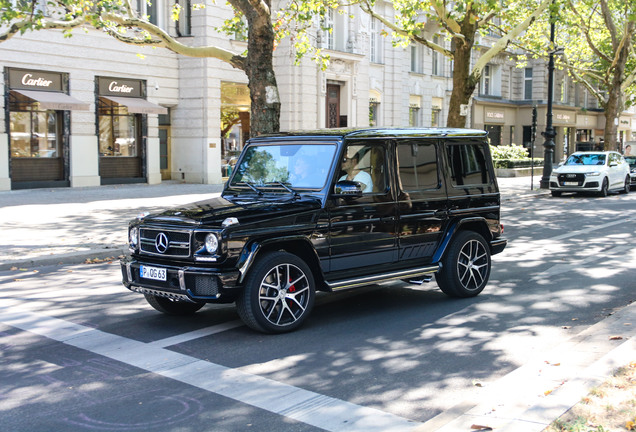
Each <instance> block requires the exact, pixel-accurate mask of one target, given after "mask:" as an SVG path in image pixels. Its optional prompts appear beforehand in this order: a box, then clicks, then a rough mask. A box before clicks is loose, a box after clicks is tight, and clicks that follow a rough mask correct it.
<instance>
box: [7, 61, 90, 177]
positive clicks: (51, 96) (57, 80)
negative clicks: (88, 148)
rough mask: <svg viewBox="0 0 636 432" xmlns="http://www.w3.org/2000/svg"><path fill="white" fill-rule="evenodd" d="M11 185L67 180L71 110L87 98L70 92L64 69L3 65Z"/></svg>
mask: <svg viewBox="0 0 636 432" xmlns="http://www.w3.org/2000/svg"><path fill="white" fill-rule="evenodd" d="M5 82H7V83H8V85H7V86H6V87H5V107H6V110H7V113H6V114H7V115H6V116H5V118H6V120H7V123H8V125H7V128H6V130H7V131H8V134H9V153H10V156H9V176H10V178H11V188H12V189H24V188H38V187H60V186H69V185H70V182H69V160H70V155H69V152H70V150H69V149H70V147H69V138H70V129H71V127H70V123H71V116H70V111H71V110H83V111H88V110H89V109H90V104H88V103H84V102H82V101H80V100H78V99H75V98H73V97H71V96H69V79H68V74H66V73H60V72H50V71H38V70H27V69H16V68H5Z"/></svg>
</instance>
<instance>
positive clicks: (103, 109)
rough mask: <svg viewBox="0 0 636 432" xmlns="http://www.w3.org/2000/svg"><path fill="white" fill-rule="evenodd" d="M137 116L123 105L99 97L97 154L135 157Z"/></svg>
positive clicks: (136, 152) (136, 148)
mask: <svg viewBox="0 0 636 432" xmlns="http://www.w3.org/2000/svg"><path fill="white" fill-rule="evenodd" d="M137 122H138V120H137V116H136V115H134V114H129V113H128V109H127V108H126V107H124V106H121V105H117V104H114V103H112V102H110V101H109V100H107V99H105V98H100V99H99V155H100V156H102V157H110V156H112V157H137V156H138V145H139V139H138V136H137V135H138V134H137V130H138V124H137Z"/></svg>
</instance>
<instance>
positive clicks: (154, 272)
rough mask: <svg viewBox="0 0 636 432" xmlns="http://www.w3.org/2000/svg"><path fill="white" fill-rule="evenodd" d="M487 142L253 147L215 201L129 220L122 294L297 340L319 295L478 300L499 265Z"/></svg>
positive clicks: (442, 139) (471, 134)
mask: <svg viewBox="0 0 636 432" xmlns="http://www.w3.org/2000/svg"><path fill="white" fill-rule="evenodd" d="M486 135H487V134H486V132H484V131H481V130H465V129H437V128H435V129H363V130H323V131H317V132H296V133H285V134H278V135H274V136H266V137H258V138H252V139H251V140H250V141H249V143H248V145H247V146H246V147H245V149H244V150H243V153H242V154H241V156H240V158H239V160H238V162H237V164H236V167H235V169H234V171H233V174H232V176H231V177H230V179H229V181H228V182H227V184H226V185H225V187H224V189H223V193H222V194H221V196H220V197H218V198H213V199H210V200H208V201H202V202H198V203H194V204H192V205H190V206H188V207H185V208H178V209H172V210H168V211H165V212H163V213H158V214H153V215H147V216H145V217H140V218H138V219H136V220H133V221H132V222H131V223H130V227H129V242H130V251H131V254H132V255H131V256H128V257H125V258H124V259H122V261H121V268H122V273H123V283H124V285H125V286H126V287H127V288H129V289H130V290H132V291H137V292H140V293H143V294H144V295H145V297H146V300H147V301H148V303H150V305H151V306H153V307H154V308H155V309H157V310H159V311H161V312H164V313H167V314H179V315H181V314H190V313H194V312H196V311H197V310H199V309H200V308H201V307H203V306H204V304H205V303H226V302H236V306H237V310H238V313H239V315H240V316H241V318H242V319H243V321H244V322H245V323H246V324H247V325H248V326H249V327H251V328H253V329H255V330H258V331H262V332H267V333H280V332H286V331H291V330H294V329H296V328H297V327H299V326H300V325H301V324H302V323H303V322H304V321H305V319H306V318H307V316H308V315H309V313H310V311H311V309H312V306H313V304H314V298H315V295H316V291H339V290H345V289H350V288H356V287H360V286H364V285H369V284H373V283H377V282H381V281H387V280H396V279H401V280H405V281H411V282H422V281H428V280H430V278H431V275H433V274H435V277H436V280H437V284H438V285H439V287H440V288H441V290H442V291H443V292H444V293H446V294H447V295H449V296H452V297H471V296H475V295H477V294H479V293H480V292H481V291H482V290H483V289H484V287H485V285H486V283H487V282H488V278H489V276H490V267H491V260H490V257H491V255H494V254H496V253H499V252H501V251H502V250H503V249H504V248H505V246H506V243H507V242H506V240H505V239H504V238H502V237H501V234H502V230H503V228H502V226H501V224H500V221H499V218H500V196H499V191H498V187H497V181H496V178H495V176H494V170H493V166H492V162H491V157H490V151H489V147H488V143H487V139H486Z"/></svg>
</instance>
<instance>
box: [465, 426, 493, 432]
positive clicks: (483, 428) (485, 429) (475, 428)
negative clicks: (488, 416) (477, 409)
mask: <svg viewBox="0 0 636 432" xmlns="http://www.w3.org/2000/svg"><path fill="white" fill-rule="evenodd" d="M470 428H471V429H472V430H478V431H491V430H492V428H491V427H490V426H482V425H477V424H474V425H472V426H471V427H470Z"/></svg>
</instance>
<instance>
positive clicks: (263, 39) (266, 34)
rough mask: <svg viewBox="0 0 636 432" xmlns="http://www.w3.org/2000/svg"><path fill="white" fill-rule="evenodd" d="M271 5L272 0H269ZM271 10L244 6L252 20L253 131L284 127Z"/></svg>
mask: <svg viewBox="0 0 636 432" xmlns="http://www.w3.org/2000/svg"><path fill="white" fill-rule="evenodd" d="M265 3H266V4H267V5H268V6H271V5H270V3H271V2H270V1H266V2H265ZM269 10H270V9H267V12H268V13H263V11H262V10H261V11H258V10H255V9H254V8H252V9H251V10H244V11H243V12H244V14H245V17H246V18H247V21H248V38H247V58H246V61H245V69H244V70H245V74H246V75H247V79H248V85H247V86H248V88H249V90H250V100H251V116H252V117H251V119H250V123H251V135H252V136H258V135H263V134H268V133H275V132H278V131H279V130H280V98H279V95H278V85H277V83H276V75H275V74H274V65H273V56H274V39H275V36H274V29H273V27H272V21H271V14H270V13H269Z"/></svg>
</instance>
